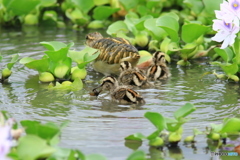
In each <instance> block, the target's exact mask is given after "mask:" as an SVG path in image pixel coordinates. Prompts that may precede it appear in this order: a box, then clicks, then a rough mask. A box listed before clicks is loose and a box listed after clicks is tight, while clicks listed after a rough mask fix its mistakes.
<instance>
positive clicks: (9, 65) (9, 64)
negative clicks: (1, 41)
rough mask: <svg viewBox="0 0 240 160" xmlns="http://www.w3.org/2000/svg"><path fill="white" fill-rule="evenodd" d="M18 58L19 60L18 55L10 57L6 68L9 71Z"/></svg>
mask: <svg viewBox="0 0 240 160" xmlns="http://www.w3.org/2000/svg"><path fill="white" fill-rule="evenodd" d="M18 58H19V55H18V54H15V55H12V59H11V61H10V62H9V63H8V64H7V68H8V69H10V70H11V69H12V67H13V65H14V64H15V63H16V62H17V61H18Z"/></svg>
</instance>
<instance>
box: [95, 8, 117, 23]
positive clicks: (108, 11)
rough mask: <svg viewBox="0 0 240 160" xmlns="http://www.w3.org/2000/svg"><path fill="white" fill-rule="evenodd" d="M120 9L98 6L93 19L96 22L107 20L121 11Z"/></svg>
mask: <svg viewBox="0 0 240 160" xmlns="http://www.w3.org/2000/svg"><path fill="white" fill-rule="evenodd" d="M119 10H120V8H111V7H109V6H97V7H96V8H95V9H94V10H93V18H94V19H96V20H105V19H107V18H108V17H109V16H111V15H112V14H113V13H115V12H117V11H119Z"/></svg>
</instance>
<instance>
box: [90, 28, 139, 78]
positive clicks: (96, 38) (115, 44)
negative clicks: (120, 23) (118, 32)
mask: <svg viewBox="0 0 240 160" xmlns="http://www.w3.org/2000/svg"><path fill="white" fill-rule="evenodd" d="M86 45H88V46H89V47H92V48H95V49H98V50H99V51H100V54H99V56H98V57H97V58H96V59H95V60H94V61H93V63H92V66H93V69H94V70H95V71H97V72H100V73H103V74H104V75H119V74H120V71H119V67H120V63H121V62H123V61H128V62H130V63H131V65H132V66H133V67H135V66H136V65H137V63H138V61H139V59H140V55H139V53H138V50H137V49H136V48H135V47H134V46H133V45H131V44H130V42H129V41H128V40H126V39H124V38H119V37H116V38H110V37H106V38H104V37H103V36H102V35H101V34H100V33H98V32H93V33H89V34H87V35H86Z"/></svg>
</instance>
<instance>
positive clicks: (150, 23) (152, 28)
mask: <svg viewBox="0 0 240 160" xmlns="http://www.w3.org/2000/svg"><path fill="white" fill-rule="evenodd" d="M144 27H145V28H146V29H147V30H148V31H149V32H150V35H151V36H152V37H153V39H156V40H158V41H160V40H162V39H163V38H164V37H165V36H166V35H167V33H166V32H165V31H164V30H163V29H162V28H160V27H157V26H156V19H153V18H152V19H147V20H146V21H145V22H144ZM165 53H166V52H165Z"/></svg>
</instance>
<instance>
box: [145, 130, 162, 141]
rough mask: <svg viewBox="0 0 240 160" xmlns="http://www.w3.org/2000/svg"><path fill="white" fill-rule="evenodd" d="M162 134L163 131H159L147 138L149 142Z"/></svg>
mask: <svg viewBox="0 0 240 160" xmlns="http://www.w3.org/2000/svg"><path fill="white" fill-rule="evenodd" d="M160 132H161V131H159V130H156V131H154V132H153V133H151V134H150V135H148V136H147V139H148V140H151V139H155V138H156V137H158V136H159V135H160Z"/></svg>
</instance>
